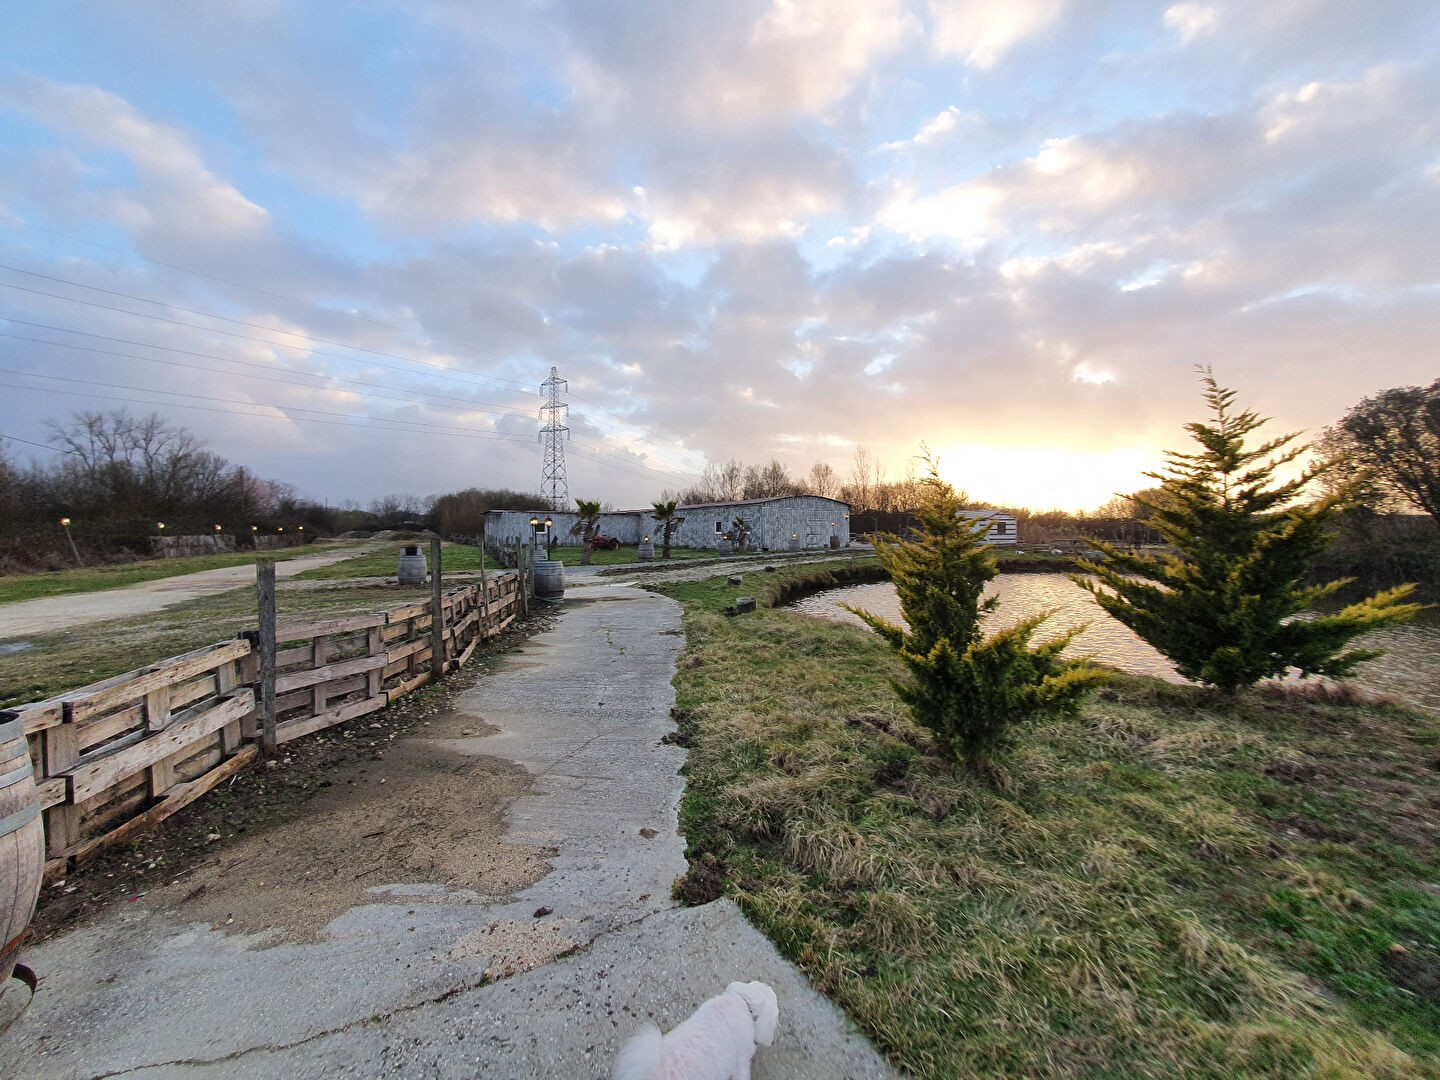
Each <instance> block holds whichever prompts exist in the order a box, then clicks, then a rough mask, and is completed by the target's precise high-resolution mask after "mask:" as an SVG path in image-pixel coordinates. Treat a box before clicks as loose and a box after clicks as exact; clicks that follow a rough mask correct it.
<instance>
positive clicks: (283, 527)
mask: <svg viewBox="0 0 1440 1080" xmlns="http://www.w3.org/2000/svg"><path fill="white" fill-rule="evenodd" d="M275 531H276V532H277V533H282V532H284V531H285V526H284V525H281V526H280V527H279V528H278V529H276V530H275Z"/></svg>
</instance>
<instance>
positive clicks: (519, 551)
mask: <svg viewBox="0 0 1440 1080" xmlns="http://www.w3.org/2000/svg"><path fill="white" fill-rule="evenodd" d="M527 569H528V567H527V566H526V565H525V541H524V540H516V541H515V572H516V574H517V575H519V581H520V612H521V614H522V615H529V614H530V593H529V590H528V589H527V588H526V585H525V578H526V573H525V571H526V570H527Z"/></svg>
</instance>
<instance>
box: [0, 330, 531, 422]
mask: <svg viewBox="0 0 1440 1080" xmlns="http://www.w3.org/2000/svg"><path fill="white" fill-rule="evenodd" d="M66 332H67V333H76V332H78V331H66ZM0 338H10V339H12V340H14V341H29V342H33V343H35V344H37V345H52V346H54V347H56V348H59V349H75V350H78V351H81V352H90V353H97V354H98V355H100V356H114V357H118V358H120V359H123V360H139V361H142V362H143V363H147V364H165V365H168V366H170V367H177V368H182V369H184V370H187V371H199V372H205V373H208V374H214V375H231V376H234V377H236V378H241V379H257V380H260V381H264V382H274V383H280V384H281V385H282V386H299V387H302V388H304V389H307V390H325V389H332V388H333V385H331V384H335V383H339V384H342V385H344V386H365V387H373V388H375V389H379V390H394V391H395V392H396V393H399V394H405V395H408V396H406V397H392V396H390V395H387V394H370V393H361V394H358V395H357V396H359V397H366V398H375V399H376V400H384V401H403V402H410V403H412V404H420V403H418V402H415V401H414V399H415V398H416V397H421V398H433V399H438V402H437V401H431V402H425V403H423V404H425V405H426V406H427V407H428V408H432V409H447V410H449V411H452V412H473V411H475V409H477V408H478V409H483V410H484V411H485V412H488V413H498V414H499V415H501V416H524V417H527V418H528V417H529V413H528V412H524V411H522V410H520V409H511V408H508V407H507V406H504V405H497V404H495V403H493V402H487V401H475V400H473V399H470V398H453V397H445V396H444V395H442V394H432V393H429V392H428V391H424V390H407V389H405V388H404V387H399V386H390V385H388V384H386V383H372V382H366V381H365V380H363V379H347V378H344V377H343V376H340V375H328V374H319V373H315V374H312V373H310V372H307V371H289V370H286V369H280V370H282V371H285V373H286V374H290V375H298V376H300V377H301V378H306V379H320V380H325V382H322V383H303V382H296V381H295V380H293V379H281V378H278V377H277V376H275V375H255V374H251V373H250V372H245V371H225V370H223V369H221V368H212V367H205V366H202V365H200V364H189V363H185V362H184V361H182V360H166V359H164V358H162V357H158V356H136V355H135V354H134V353H128V352H116V351H115V350H114V349H97V348H96V347H94V346H93V345H79V344H76V343H75V342H71V341H51V340H50V339H49V338H37V337H28V336H26V335H25V334H7V333H5V332H4V331H0ZM110 340H115V341H120V342H122V343H126V342H124V341H123V339H120V338H115V339H110ZM127 344H128V343H127ZM139 347H141V348H157V349H158V348H166V346H163V345H141V346H139ZM172 351H174V352H179V353H183V354H185V355H189V356H198V357H200V358H202V359H207V360H216V361H218V362H220V363H222V364H241V365H244V366H245V367H253V368H259V369H260V370H261V371H275V370H276V369H275V368H273V367H271V366H270V365H269V364H261V363H257V362H256V361H253V360H238V359H236V358H234V357H230V356H216V355H215V354H214V353H200V352H191V351H189V350H186V349H174V350H172ZM456 401H463V402H465V403H466V404H465V405H456V404H454V402H456Z"/></svg>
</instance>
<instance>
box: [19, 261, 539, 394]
mask: <svg viewBox="0 0 1440 1080" xmlns="http://www.w3.org/2000/svg"><path fill="white" fill-rule="evenodd" d="M0 270H9V271H11V272H12V273H16V274H29V275H30V276H31V277H38V278H43V279H44V280H46V281H54V282H58V283H59V284H61V285H72V286H74V287H75V288H77V289H90V290H92V291H94V292H98V293H104V294H105V295H106V296H118V297H122V298H124V299H126V300H134V301H136V302H137V303H141V304H154V305H155V306H156V307H163V308H169V309H171V310H172V311H183V312H184V313H185V314H187V315H198V316H199V317H200V318H202V319H217V320H219V321H221V322H228V323H234V324H235V325H236V326H248V327H249V328H250V329H252V330H264V331H265V332H266V333H270V334H286V335H288V336H289V337H295V338H300V339H301V340H303V341H314V342H318V343H319V344H321V345H334V346H336V347H337V348H341V349H349V350H350V351H351V352H358V353H365V354H366V355H368V356H383V357H386V358H388V359H390V360H403V361H405V362H406V363H409V364H422V365H424V366H426V367H433V368H438V369H439V370H441V371H449V370H451V369H449V368H447V367H445V366H444V365H443V364H435V363H432V362H430V361H428V360H420V359H417V358H416V357H413V356H407V355H405V354H404V353H390V352H385V351H383V350H381V349H370V348H366V347H365V346H363V345H351V344H350V343H349V342H345V341H336V340H335V339H334V338H323V337H317V336H316V335H314V334H306V333H304V332H302V331H300V330H286V329H285V328H284V327H280V326H266V325H265V324H264V323H254V322H248V321H246V320H245V319H234V318H231V317H230V316H228V315H217V314H216V313H215V312H213V311H201V310H200V309H199V308H187V307H182V306H181V305H179V304H171V303H168V302H167V301H164V300H152V299H151V298H150V297H148V296H136V295H134V294H133V293H124V292H116V291H115V290H113V289H102V288H100V287H99V286H98V285H87V284H85V283H84V282H81V281H70V280H69V279H68V278H58V277H51V276H50V275H49V274H40V273H37V272H36V271H34V270H22V269H20V268H19V267H14V266H6V265H4V264H0ZM0 288H5V289H14V290H15V291H17V292H25V293H30V294H32V295H34V296H48V297H49V298H50V299H52V300H64V301H65V302H67V303H71V304H84V305H85V306H86V307H93V308H99V309H101V310H102V311H114V312H118V313H119V314H121V315H134V316H136V317H137V318H141V319H155V320H156V321H158V322H167V323H171V324H172V325H174V326H188V327H190V328H191V329H193V330H205V331H214V332H215V333H221V334H223V333H227V331H225V330H220V329H218V328H216V327H211V326H199V325H196V324H195V323H187V322H180V321H179V320H176V319H167V318H165V317H164V316H162V315H154V314H151V313H150V312H145V311H131V310H130V309H129V308H123V307H115V306H114V305H111V304H102V303H99V302H98V301H95V300H83V299H81V298H80V297H78V296H66V295H65V294H64V293H54V292H47V291H45V290H44V289H30V288H26V287H25V286H24V285H16V284H14V283H13V282H9V281H0ZM236 336H238V337H245V338H246V340H249V341H262V340H263V339H261V338H251V337H248V335H244V334H240V335H236ZM265 344H267V345H274V346H276V347H278V348H282V349H298V348H300V346H298V345H292V344H287V343H285V342H280V341H267V342H265ZM312 352H313V354H314V355H316V356H333V355H334V354H333V353H320V352H314V351H313V350H312ZM471 377H472V378H475V379H486V380H489V381H491V382H497V383H507V382H515V383H516V385H517V386H518V385H521V384H519V383H518V382H516V380H514V379H502V378H501V377H500V376H498V375H472V376H471ZM496 389H498V390H504V391H505V392H506V393H511V394H520V393H525V391H522V390H509V389H508V388H506V387H503V386H497V387H496Z"/></svg>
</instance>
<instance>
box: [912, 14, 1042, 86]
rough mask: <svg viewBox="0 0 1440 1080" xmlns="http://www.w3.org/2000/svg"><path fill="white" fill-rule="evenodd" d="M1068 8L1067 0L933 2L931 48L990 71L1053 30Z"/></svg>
mask: <svg viewBox="0 0 1440 1080" xmlns="http://www.w3.org/2000/svg"><path fill="white" fill-rule="evenodd" d="M1066 6H1067V5H1066V0H1008V2H1006V3H1003V4H996V3H990V2H988V0H931V2H930V4H929V14H930V23H931V36H930V42H931V46H932V48H934V50H935V51H936V52H938V53H939V54H940V55H942V56H958V57H960V58H961V59H962V60H964V61H965V63H967V64H969V65H970V66H971V67H975V68H979V69H980V70H982V71H984V70H988V69H990V68H993V67H995V66H996V65H997V64H999V63H1000V62H1001V61H1003V60H1004V59H1005V58H1006V56H1007V55H1008V54H1009V53H1010V52H1011V51H1012V50H1014V49H1015V48H1016V47H1018V46H1019V45H1021V44H1022V43H1024V42H1026V41H1029V40H1030V39H1032V38H1035V37H1038V36H1040V35H1041V34H1043V33H1045V32H1046V31H1047V30H1049V29H1050V28H1051V27H1053V26H1054V25H1055V24H1056V23H1057V22H1058V21H1059V20H1060V17H1061V16H1062V15H1063V14H1064V13H1065V9H1066Z"/></svg>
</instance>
